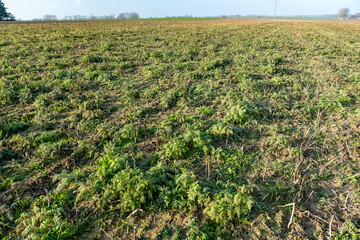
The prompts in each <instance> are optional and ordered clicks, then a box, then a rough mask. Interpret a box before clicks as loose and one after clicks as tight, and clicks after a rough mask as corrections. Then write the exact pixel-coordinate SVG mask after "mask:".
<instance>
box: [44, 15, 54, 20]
mask: <svg viewBox="0 0 360 240" xmlns="http://www.w3.org/2000/svg"><path fill="white" fill-rule="evenodd" d="M43 20H44V21H56V20H57V17H56V16H55V15H50V14H48V15H45V16H44V17H43Z"/></svg>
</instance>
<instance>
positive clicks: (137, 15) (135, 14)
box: [117, 12, 140, 19]
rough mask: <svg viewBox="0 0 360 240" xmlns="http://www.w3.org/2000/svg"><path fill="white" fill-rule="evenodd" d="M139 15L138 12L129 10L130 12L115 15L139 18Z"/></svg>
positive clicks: (123, 17) (124, 17) (120, 17)
mask: <svg viewBox="0 0 360 240" xmlns="http://www.w3.org/2000/svg"><path fill="white" fill-rule="evenodd" d="M139 18H140V16H139V14H138V13H135V12H130V13H127V12H126V13H120V14H119V15H118V16H117V19H139Z"/></svg>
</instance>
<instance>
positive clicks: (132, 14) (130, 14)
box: [129, 12, 140, 19]
mask: <svg viewBox="0 0 360 240" xmlns="http://www.w3.org/2000/svg"><path fill="white" fill-rule="evenodd" d="M139 18H140V16H139V14H138V13H135V12H131V13H129V19H139Z"/></svg>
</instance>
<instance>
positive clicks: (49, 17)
mask: <svg viewBox="0 0 360 240" xmlns="http://www.w3.org/2000/svg"><path fill="white" fill-rule="evenodd" d="M139 18H140V15H139V14H138V13H135V12H130V13H120V14H119V15H118V16H115V14H110V15H104V16H94V15H91V16H82V15H74V16H65V17H64V19H62V20H65V21H84V20H92V21H95V20H115V19H139ZM34 20H36V21H39V20H43V21H57V20H58V18H57V17H56V15H50V14H47V15H44V17H43V18H42V19H34Z"/></svg>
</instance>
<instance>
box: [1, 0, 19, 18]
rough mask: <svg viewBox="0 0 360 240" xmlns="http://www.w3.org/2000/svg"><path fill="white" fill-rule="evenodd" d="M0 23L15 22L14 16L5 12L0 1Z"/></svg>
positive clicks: (5, 9)
mask: <svg viewBox="0 0 360 240" xmlns="http://www.w3.org/2000/svg"><path fill="white" fill-rule="evenodd" d="M0 21H15V16H14V15H13V14H11V13H9V12H8V11H7V8H6V7H5V5H4V3H3V2H2V0H0Z"/></svg>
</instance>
